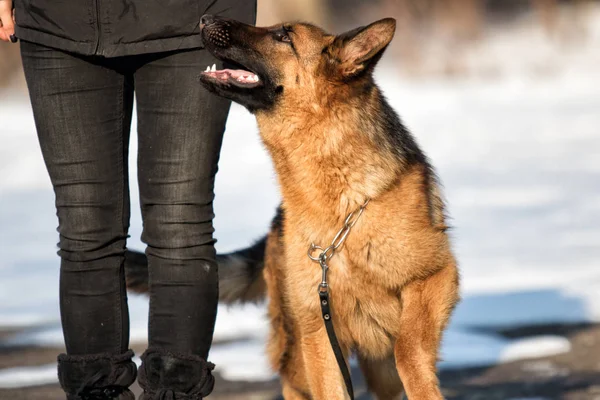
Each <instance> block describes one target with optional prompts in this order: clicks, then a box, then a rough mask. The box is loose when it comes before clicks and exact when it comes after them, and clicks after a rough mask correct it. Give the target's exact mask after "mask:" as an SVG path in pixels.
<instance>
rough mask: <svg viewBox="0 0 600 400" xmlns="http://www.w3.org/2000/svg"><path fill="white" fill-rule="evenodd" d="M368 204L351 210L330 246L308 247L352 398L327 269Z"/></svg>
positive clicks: (331, 340) (327, 323) (331, 337)
mask: <svg viewBox="0 0 600 400" xmlns="http://www.w3.org/2000/svg"><path fill="white" fill-rule="evenodd" d="M367 204H369V199H367V200H366V201H365V202H364V203H363V205H361V206H360V208H358V209H357V210H355V211H353V212H351V213H350V214H349V215H348V217H346V221H344V227H343V228H342V229H340V230H339V232H338V233H337V234H336V235H335V238H334V239H333V241H332V242H331V244H330V245H329V247H327V248H322V247H320V246H317V245H315V244H314V243H312V244H311V245H310V247H309V249H308V258H310V259H311V260H312V261H314V262H318V263H319V265H320V266H321V270H322V272H323V275H322V279H321V283H320V284H319V288H318V292H319V303H320V304H321V315H322V316H323V322H324V323H325V329H326V330H327V336H328V337H329V343H330V344H331V349H332V350H333V354H334V355H335V360H336V361H337V364H338V367H339V368H340V371H341V372H342V377H343V378H344V383H345V384H346V390H347V391H348V394H349V395H350V399H352V400H354V388H353V387H352V377H351V376H350V370H349V369H348V364H346V359H345V358H344V352H343V351H342V348H341V347H340V343H339V341H338V339H337V336H336V334H335V329H334V328H333V318H332V316H331V301H330V300H329V283H327V271H329V265H327V262H328V261H329V260H330V259H331V258H332V257H333V256H334V255H335V252H336V250H337V249H338V248H339V247H340V246H341V245H342V244H344V241H346V238H347V237H348V234H349V233H350V230H351V229H352V227H353V226H354V225H355V224H356V222H357V221H358V219H359V218H360V216H361V215H362V213H363V211H364V210H365V207H367ZM315 250H319V251H320V253H319V255H317V256H313V253H314V252H315Z"/></svg>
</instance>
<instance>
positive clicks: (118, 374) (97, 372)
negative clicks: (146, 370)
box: [58, 350, 137, 399]
mask: <svg viewBox="0 0 600 400" xmlns="http://www.w3.org/2000/svg"><path fill="white" fill-rule="evenodd" d="M132 357H133V351H131V350H129V351H127V352H125V353H123V354H117V355H115V354H108V353H102V354H92V355H67V354H61V355H59V356H58V380H59V382H60V386H61V387H62V388H63V390H64V391H65V393H67V395H68V396H69V398H73V399H79V398H86V396H87V397H90V395H91V394H94V395H97V394H98V393H106V395H107V396H108V395H109V394H111V395H112V396H113V397H114V398H117V397H118V395H119V394H120V393H123V392H124V391H125V389H127V388H128V387H129V386H130V385H131V384H132V383H133V382H134V381H135V378H136V375H137V368H136V365H135V363H134V362H133V361H131V358H132ZM91 398H94V397H91ZM106 398H111V397H106Z"/></svg>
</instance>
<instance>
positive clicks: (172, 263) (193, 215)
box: [134, 50, 230, 398]
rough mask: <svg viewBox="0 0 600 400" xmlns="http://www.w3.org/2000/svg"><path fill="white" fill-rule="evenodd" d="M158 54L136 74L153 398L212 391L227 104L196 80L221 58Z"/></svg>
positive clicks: (145, 371)
mask: <svg viewBox="0 0 600 400" xmlns="http://www.w3.org/2000/svg"><path fill="white" fill-rule="evenodd" d="M151 57H152V58H151V59H149V61H148V63H147V64H145V65H144V66H142V67H141V68H139V69H138V70H137V71H136V73H135V76H134V78H135V86H136V99H137V113H138V135H139V155H138V175H139V176H138V178H139V184H140V199H141V205H142V217H143V221H144V230H143V234H142V240H143V241H144V242H145V243H146V244H147V245H148V247H147V250H146V254H147V255H148V268H149V292H150V320H149V337H148V339H149V349H148V351H147V352H146V353H145V354H144V356H143V357H142V360H143V361H144V363H143V365H142V368H141V370H140V385H141V386H142V387H143V388H144V389H145V390H146V392H147V394H148V397H147V398H153V397H152V396H153V395H154V394H155V393H156V392H157V391H161V390H169V389H170V390H173V391H174V392H176V393H180V394H181V393H187V394H190V395H192V394H193V395H202V396H206V395H208V394H209V393H210V391H211V390H212V385H213V380H212V376H211V375H210V370H211V367H212V366H211V365H210V364H208V363H206V359H207V357H208V352H209V349H210V345H211V342H212V335H213V329H214V323H215V318H216V313H217V301H218V273H217V265H216V262H215V249H214V239H213V231H214V229H213V225H212V221H213V217H214V214H213V198H214V194H213V187H214V180H215V174H216V172H217V162H218V159H219V152H220V148H221V142H222V137H223V132H224V130H225V122H226V119H227V114H228V111H229V105H230V103H229V101H227V100H225V99H222V98H219V97H217V96H214V95H212V94H211V93H209V92H208V91H207V90H206V89H205V88H204V87H203V86H202V85H200V83H199V82H198V80H197V78H198V75H199V73H200V72H201V71H203V70H205V69H206V66H207V65H212V64H213V63H217V64H219V62H218V61H217V60H215V59H214V58H213V57H212V56H211V55H210V54H209V53H208V52H207V51H205V50H190V51H183V52H176V53H170V54H164V55H161V56H151ZM178 398H179V397H178ZM194 398H196V397H194Z"/></svg>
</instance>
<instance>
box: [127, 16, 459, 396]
mask: <svg viewBox="0 0 600 400" xmlns="http://www.w3.org/2000/svg"><path fill="white" fill-rule="evenodd" d="M202 22H203V23H202V25H203V26H202V28H203V29H202V35H203V39H204V42H205V45H206V48H207V49H208V50H209V51H210V52H211V53H212V54H213V55H214V56H215V57H217V58H218V59H220V60H222V61H223V62H224V63H225V64H226V65H230V66H231V68H228V69H224V70H216V71H215V70H214V69H213V70H211V69H210V68H208V69H207V71H206V72H203V73H202V74H201V76H200V81H201V83H202V84H203V85H204V86H205V87H206V88H208V89H209V90H211V91H213V92H214V93H216V94H217V95H219V96H223V97H226V98H228V99H231V100H233V101H235V102H237V103H239V104H241V105H243V106H245V107H246V108H247V109H248V110H250V112H252V113H253V114H254V115H255V116H256V119H257V121H258V126H259V130H260V135H261V137H262V140H263V142H264V144H265V146H266V148H267V149H268V151H269V153H270V155H271V156H272V158H273V162H274V166H275V169H276V172H277V176H278V182H279V185H280V188H281V193H282V205H281V207H280V209H279V210H278V213H277V216H276V218H275V219H274V221H273V223H272V227H271V231H270V232H269V234H268V235H267V236H266V237H265V238H263V239H262V240H260V241H259V242H257V243H256V244H255V245H254V246H252V247H250V248H248V249H245V250H241V251H238V252H236V253H233V254H229V255H222V256H219V259H218V261H219V264H220V265H219V270H220V298H221V300H222V301H224V302H226V303H233V302H238V301H241V302H246V301H259V300H261V299H263V298H264V296H265V295H266V297H267V298H268V313H269V317H270V321H271V333H270V338H269V342H268V354H269V357H270V360H271V363H272V366H273V368H274V369H275V370H276V371H277V372H278V373H279V374H280V376H281V382H282V387H283V395H284V397H285V398H286V399H288V400H295V399H327V400H331V399H347V398H348V393H347V392H346V388H345V386H344V381H343V379H342V374H341V372H340V369H339V368H338V364H337V363H336V359H335V357H334V353H333V351H332V349H331V345H330V342H329V340H328V336H327V334H326V331H325V326H324V322H323V317H322V315H321V310H320V300H319V296H318V294H317V288H318V286H319V282H321V275H322V271H321V268H320V267H319V264H318V263H314V262H312V261H311V260H310V259H309V257H307V250H308V249H309V246H310V245H311V243H315V244H318V245H321V246H322V247H327V246H328V245H329V243H331V241H332V239H333V238H334V237H335V236H336V233H337V232H338V231H339V230H340V229H341V228H342V227H343V226H344V221H345V220H346V218H347V216H348V215H349V214H350V213H352V212H353V211H355V210H359V209H360V208H361V205H364V204H365V202H366V201H367V200H369V199H370V201H369V202H368V205H367V206H366V207H365V208H364V213H363V214H362V216H361V217H360V219H358V221H357V222H356V224H355V225H354V227H353V228H352V229H351V231H350V232H349V234H348V236H347V238H346V241H345V242H344V244H343V245H342V246H341V247H340V248H338V249H337V252H336V254H335V256H334V257H331V258H330V259H329V260H328V265H329V267H330V273H329V276H328V279H329V285H330V288H331V289H330V290H331V308H332V321H333V322H334V323H335V331H336V334H337V337H338V339H339V342H340V346H341V347H342V349H343V351H344V352H345V355H346V356H348V354H349V353H350V352H353V353H355V354H356V355H357V357H358V360H359V362H360V366H361V369H362V371H363V373H364V375H365V377H366V381H367V384H368V387H369V390H371V391H372V392H373V393H375V395H376V396H377V398H379V399H400V398H401V397H402V394H403V392H405V393H406V395H407V396H408V398H409V399H411V400H434V399H436V400H437V399H442V398H443V397H442V394H441V392H440V388H439V382H438V379H437V376H436V361H437V356H438V350H439V346H440V340H441V337H442V332H443V330H444V328H445V327H446V324H447V322H448V319H449V316H450V314H451V312H452V310H453V308H454V306H455V305H456V303H457V301H458V299H459V295H458V281H459V279H458V270H457V266H456V261H455V259H454V257H453V254H452V251H451V247H450V243H449V238H448V235H447V233H446V230H447V225H446V222H445V221H446V215H445V210H444V202H443V200H442V196H441V193H440V185H439V183H438V180H437V178H436V176H435V173H434V171H433V169H432V167H431V165H430V164H429V162H428V160H427V158H426V157H425V155H424V154H423V152H422V151H421V150H420V149H419V147H418V145H417V144H416V142H415V140H414V138H413V137H412V136H411V134H410V133H409V132H408V131H407V129H406V128H405V127H404V126H403V124H402V123H401V121H400V119H399V117H398V116H397V114H396V113H395V112H394V111H393V109H392V108H391V107H390V105H389V104H388V103H387V101H386V99H385V98H384V96H383V94H382V92H381V91H380V89H379V88H378V87H377V85H376V84H375V82H374V79H373V69H374V67H375V65H376V63H377V61H378V60H379V59H380V58H381V56H382V54H383V52H384V50H385V49H386V47H387V46H388V44H389V43H390V41H391V40H392V38H393V36H394V31H395V25H396V23H395V20H393V19H383V20H380V21H377V22H374V23H373V24H371V25H369V26H366V27H360V28H358V29H355V30H352V31H350V32H347V33H344V34H341V35H338V36H335V35H331V34H328V33H326V32H325V31H323V30H322V29H320V28H318V27H316V26H313V25H310V24H306V23H285V24H281V25H276V26H272V27H268V28H258V27H254V26H250V25H246V24H243V23H240V22H237V21H233V20H228V19H222V18H219V17H212V16H204V17H203V20H202ZM145 264H146V260H145V258H144V256H143V255H142V254H139V253H131V252H130V253H128V254H127V264H126V269H127V273H128V280H129V286H130V288H132V289H133V290H135V289H136V288H137V290H138V291H144V290H146V289H147V271H146V266H145Z"/></svg>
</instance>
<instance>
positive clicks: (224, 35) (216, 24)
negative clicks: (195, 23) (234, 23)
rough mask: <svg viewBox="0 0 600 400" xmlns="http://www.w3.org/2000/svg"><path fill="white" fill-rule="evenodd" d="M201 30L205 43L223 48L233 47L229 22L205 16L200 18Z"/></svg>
mask: <svg viewBox="0 0 600 400" xmlns="http://www.w3.org/2000/svg"><path fill="white" fill-rule="evenodd" d="M200 29H201V30H202V38H203V40H204V42H209V43H210V44H212V45H214V46H217V47H221V48H227V47H229V46H230V45H231V37H230V35H229V23H228V22H227V21H224V20H221V19H217V18H215V17H213V16H212V15H203V16H202V18H200Z"/></svg>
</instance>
